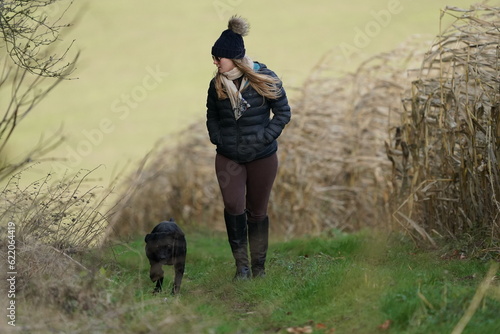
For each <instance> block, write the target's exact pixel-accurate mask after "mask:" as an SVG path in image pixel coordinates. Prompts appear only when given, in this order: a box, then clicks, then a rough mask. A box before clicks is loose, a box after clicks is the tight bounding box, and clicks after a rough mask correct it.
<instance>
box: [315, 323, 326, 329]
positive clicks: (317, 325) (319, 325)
mask: <svg viewBox="0 0 500 334" xmlns="http://www.w3.org/2000/svg"><path fill="white" fill-rule="evenodd" d="M316 329H326V325H325V324H316Z"/></svg>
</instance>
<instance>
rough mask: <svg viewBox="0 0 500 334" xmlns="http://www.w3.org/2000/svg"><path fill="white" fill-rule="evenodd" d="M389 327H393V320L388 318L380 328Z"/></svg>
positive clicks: (386, 328)
mask: <svg viewBox="0 0 500 334" xmlns="http://www.w3.org/2000/svg"><path fill="white" fill-rule="evenodd" d="M389 327H391V321H390V320H386V321H384V323H383V324H382V325H380V326H378V328H380V329H381V330H383V331H386V330H388V329H389Z"/></svg>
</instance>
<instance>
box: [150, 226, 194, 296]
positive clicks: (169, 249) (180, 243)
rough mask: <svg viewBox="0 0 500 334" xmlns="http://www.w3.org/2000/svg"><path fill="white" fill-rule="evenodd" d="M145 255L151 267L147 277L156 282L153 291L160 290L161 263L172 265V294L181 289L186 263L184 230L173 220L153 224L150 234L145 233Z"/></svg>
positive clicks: (161, 281) (161, 283)
mask: <svg viewBox="0 0 500 334" xmlns="http://www.w3.org/2000/svg"><path fill="white" fill-rule="evenodd" d="M145 241H146V256H147V257H148V259H149V264H150V265H151V269H150V271H149V277H150V278H151V280H152V281H153V282H156V287H155V288H154V290H153V293H157V292H160V291H161V290H162V285H163V269H162V266H163V265H170V266H172V265H173V266H174V269H175V278H174V284H173V287H172V294H176V293H178V292H179V290H180V289H181V282H182V276H184V268H185V263H186V253H187V243H186V238H185V236H184V232H182V230H181V229H180V228H179V226H177V224H176V223H175V221H174V220H173V219H172V218H170V221H164V222H161V223H159V224H158V225H156V226H155V228H154V229H153V231H151V233H150V234H148V235H146V238H145Z"/></svg>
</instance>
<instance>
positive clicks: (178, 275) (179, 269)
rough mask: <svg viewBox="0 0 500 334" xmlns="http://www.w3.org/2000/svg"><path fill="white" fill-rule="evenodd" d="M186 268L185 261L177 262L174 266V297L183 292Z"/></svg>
mask: <svg viewBox="0 0 500 334" xmlns="http://www.w3.org/2000/svg"><path fill="white" fill-rule="evenodd" d="M184 267H185V263H184V261H182V262H177V263H175V264H174V268H175V277H174V286H173V287H172V294H173V295H175V294H177V293H179V291H180V290H181V283H182V277H183V276H184Z"/></svg>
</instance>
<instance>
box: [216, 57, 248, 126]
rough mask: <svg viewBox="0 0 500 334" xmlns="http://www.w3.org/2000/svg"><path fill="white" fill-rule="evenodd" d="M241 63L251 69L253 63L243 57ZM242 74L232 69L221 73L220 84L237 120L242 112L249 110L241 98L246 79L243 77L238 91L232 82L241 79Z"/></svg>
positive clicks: (246, 82) (246, 103)
mask: <svg viewBox="0 0 500 334" xmlns="http://www.w3.org/2000/svg"><path fill="white" fill-rule="evenodd" d="M243 62H244V63H245V64H246V65H247V66H249V67H250V68H253V61H252V59H250V58H249V57H247V56H245V57H244V58H243ZM242 75H243V73H242V72H241V71H240V70H239V69H238V68H237V67H235V68H233V69H232V70H231V71H227V72H225V73H222V84H223V85H224V87H226V91H227V95H228V96H229V100H230V101H231V106H232V107H233V113H234V118H235V119H239V118H240V117H241V115H243V112H245V110H247V109H248V108H250V104H248V102H247V101H246V100H245V99H244V98H243V96H241V92H242V91H243V89H245V87H246V86H247V85H248V79H247V77H243V79H242V80H241V84H240V89H237V88H236V85H235V84H234V82H233V80H236V79H238V78H239V77H241V76H242Z"/></svg>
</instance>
